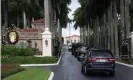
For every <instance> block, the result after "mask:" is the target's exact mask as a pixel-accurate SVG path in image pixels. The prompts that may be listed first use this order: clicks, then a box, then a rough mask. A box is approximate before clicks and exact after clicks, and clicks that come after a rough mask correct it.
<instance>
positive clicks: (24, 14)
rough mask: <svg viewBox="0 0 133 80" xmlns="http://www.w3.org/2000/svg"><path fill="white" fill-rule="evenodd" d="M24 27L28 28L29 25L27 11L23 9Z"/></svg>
mask: <svg viewBox="0 0 133 80" xmlns="http://www.w3.org/2000/svg"><path fill="white" fill-rule="evenodd" d="M23 24H24V25H23V27H24V28H26V27H27V20H26V13H25V11H23Z"/></svg>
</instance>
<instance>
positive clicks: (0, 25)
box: [0, 0, 2, 47]
mask: <svg viewBox="0 0 133 80" xmlns="http://www.w3.org/2000/svg"><path fill="white" fill-rule="evenodd" d="M0 4H1V0H0ZM1 19H2V16H1V7H0V27H1V28H2V24H1V23H2V22H1ZM0 36H1V34H0ZM0 47H1V45H0Z"/></svg>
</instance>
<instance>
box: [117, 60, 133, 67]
mask: <svg viewBox="0 0 133 80" xmlns="http://www.w3.org/2000/svg"><path fill="white" fill-rule="evenodd" d="M116 63H117V64H121V65H124V66H127V67H131V68H133V65H129V64H125V63H121V62H117V61H116Z"/></svg>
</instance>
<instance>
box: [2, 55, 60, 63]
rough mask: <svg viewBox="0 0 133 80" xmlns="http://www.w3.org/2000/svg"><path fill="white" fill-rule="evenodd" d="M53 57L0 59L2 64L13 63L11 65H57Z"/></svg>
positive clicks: (9, 57)
mask: <svg viewBox="0 0 133 80" xmlns="http://www.w3.org/2000/svg"><path fill="white" fill-rule="evenodd" d="M57 60H58V59H57V58H55V57H34V56H8V57H1V62H2V63H13V64H51V63H57Z"/></svg>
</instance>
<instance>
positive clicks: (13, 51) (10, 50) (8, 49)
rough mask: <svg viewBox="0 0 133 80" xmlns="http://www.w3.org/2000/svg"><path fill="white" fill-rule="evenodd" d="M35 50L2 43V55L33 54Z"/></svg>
mask: <svg viewBox="0 0 133 80" xmlns="http://www.w3.org/2000/svg"><path fill="white" fill-rule="evenodd" d="M34 54H35V51H34V50H33V49H32V48H21V47H16V46H9V45H2V48H1V55H2V56H3V55H8V56H33V55H34Z"/></svg>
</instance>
